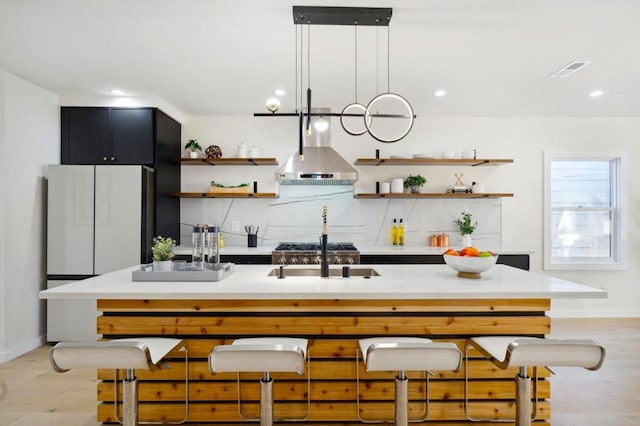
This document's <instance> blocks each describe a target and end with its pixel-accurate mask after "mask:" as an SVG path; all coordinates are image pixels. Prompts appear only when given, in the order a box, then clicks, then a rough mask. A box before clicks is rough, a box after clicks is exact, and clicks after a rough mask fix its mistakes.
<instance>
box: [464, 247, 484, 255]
mask: <svg viewBox="0 0 640 426" xmlns="http://www.w3.org/2000/svg"><path fill="white" fill-rule="evenodd" d="M465 250H466V254H465V255H466V256H472V257H478V255H479V254H480V250H478V249H477V248H475V247H465Z"/></svg>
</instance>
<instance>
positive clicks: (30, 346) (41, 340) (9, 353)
mask: <svg viewBox="0 0 640 426" xmlns="http://www.w3.org/2000/svg"><path fill="white" fill-rule="evenodd" d="M46 342H47V336H45V335H42V336H40V337H34V338H33V339H29V340H27V341H26V342H22V343H20V344H19V345H18V346H14V347H13V348H10V349H9V350H6V351H2V352H0V363H3V362H8V361H11V360H12V359H14V358H17V357H19V356H20V355H24V354H26V353H27V352H30V351H32V350H34V349H36V348H39V347H40V346H42V345H44V344H45V343H46Z"/></svg>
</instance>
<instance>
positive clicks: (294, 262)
mask: <svg viewBox="0 0 640 426" xmlns="http://www.w3.org/2000/svg"><path fill="white" fill-rule="evenodd" d="M289 263H290V264H292V265H296V264H297V263H298V258H297V257H292V258H291V259H290V260H289Z"/></svg>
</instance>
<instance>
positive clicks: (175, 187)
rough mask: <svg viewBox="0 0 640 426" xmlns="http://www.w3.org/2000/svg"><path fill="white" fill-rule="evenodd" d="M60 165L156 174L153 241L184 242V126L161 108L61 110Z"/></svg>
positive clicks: (69, 108) (74, 108)
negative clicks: (139, 169)
mask: <svg viewBox="0 0 640 426" xmlns="http://www.w3.org/2000/svg"><path fill="white" fill-rule="evenodd" d="M61 119H62V122H61V130H62V133H61V137H62V139H61V159H62V161H61V163H62V164H105V165H109V164H112V165H145V166H150V167H153V168H154V170H155V173H154V176H155V194H154V201H155V220H154V222H155V230H154V235H162V236H164V237H172V238H173V239H175V240H176V241H178V243H179V242H180V199H178V198H175V197H171V196H170V194H171V193H172V192H180V163H179V162H176V161H174V160H175V159H176V158H180V153H181V152H182V146H181V125H180V123H178V122H177V121H175V120H174V119H173V118H171V117H169V116H168V115H167V114H165V113H164V112H162V111H160V110H159V109H157V108H110V107H62V109H61Z"/></svg>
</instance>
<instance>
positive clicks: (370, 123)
mask: <svg viewBox="0 0 640 426" xmlns="http://www.w3.org/2000/svg"><path fill="white" fill-rule="evenodd" d="M376 30H377V29H376ZM390 38H391V37H390V30H389V26H387V93H382V94H380V95H378V96H376V97H375V98H373V99H371V101H369V103H368V104H367V107H366V108H365V112H364V125H365V127H366V128H367V132H369V134H370V135H371V137H372V138H374V139H375V140H377V141H379V142H384V143H393V142H398V141H399V140H401V139H403V138H404V137H405V136H407V135H408V134H409V132H410V131H411V129H412V128H413V122H414V119H415V115H414V113H413V107H412V106H411V104H410V103H409V101H407V100H406V99H405V98H404V97H402V96H400V95H398V94H397V93H391V90H390V89H389V87H390V85H389V81H390V72H389V70H390V66H389V63H390V59H389V58H390V56H391V54H390V42H389V40H390ZM376 40H377V37H376ZM377 49H378V43H377V41H376V51H377Z"/></svg>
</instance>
